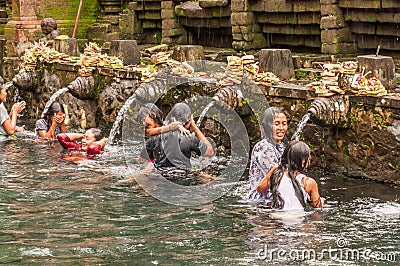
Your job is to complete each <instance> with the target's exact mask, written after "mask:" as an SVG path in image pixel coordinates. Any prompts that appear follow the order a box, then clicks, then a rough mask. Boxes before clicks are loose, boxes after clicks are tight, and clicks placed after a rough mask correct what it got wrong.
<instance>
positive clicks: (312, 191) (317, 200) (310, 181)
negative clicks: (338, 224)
mask: <svg viewBox="0 0 400 266" xmlns="http://www.w3.org/2000/svg"><path fill="white" fill-rule="evenodd" d="M302 186H303V187H304V189H305V191H306V192H307V194H308V195H309V196H310V202H311V205H312V206H313V207H315V208H320V207H322V206H323V205H324V203H325V199H324V198H321V196H320V195H319V190H318V184H317V182H316V181H315V180H314V178H311V177H304V178H303V180H302Z"/></svg>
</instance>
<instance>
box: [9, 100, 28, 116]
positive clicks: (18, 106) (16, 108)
mask: <svg viewBox="0 0 400 266" xmlns="http://www.w3.org/2000/svg"><path fill="white" fill-rule="evenodd" d="M25 107H26V102H25V101H21V102H18V103H14V104H13V106H12V107H11V112H12V113H13V114H15V115H18V114H19V113H21V112H22V110H24V109H25Z"/></svg>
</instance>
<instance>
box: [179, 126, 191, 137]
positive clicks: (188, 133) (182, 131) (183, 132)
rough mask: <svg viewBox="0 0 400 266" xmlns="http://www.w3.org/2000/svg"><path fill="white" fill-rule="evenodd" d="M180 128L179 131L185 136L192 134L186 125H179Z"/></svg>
mask: <svg viewBox="0 0 400 266" xmlns="http://www.w3.org/2000/svg"><path fill="white" fill-rule="evenodd" d="M178 129H179V131H180V132H181V134H182V135H184V136H189V135H190V130H188V129H186V128H185V127H184V126H182V125H179V126H178Z"/></svg>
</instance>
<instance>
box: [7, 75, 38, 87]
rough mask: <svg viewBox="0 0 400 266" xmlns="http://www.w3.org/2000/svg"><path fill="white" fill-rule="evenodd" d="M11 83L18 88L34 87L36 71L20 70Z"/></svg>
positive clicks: (35, 84) (35, 85)
mask: <svg viewBox="0 0 400 266" xmlns="http://www.w3.org/2000/svg"><path fill="white" fill-rule="evenodd" d="M12 83H13V85H14V86H15V87H17V88H18V89H25V90H26V89H30V88H36V87H37V85H38V82H37V76H36V72H34V71H29V72H20V73H18V74H17V75H15V76H14V78H13V79H12Z"/></svg>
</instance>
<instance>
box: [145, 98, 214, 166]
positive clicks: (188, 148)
mask: <svg viewBox="0 0 400 266" xmlns="http://www.w3.org/2000/svg"><path fill="white" fill-rule="evenodd" d="M174 123H178V124H180V125H182V126H183V127H184V128H185V129H186V130H189V129H191V130H193V132H194V135H185V134H181V133H180V132H179V131H178V130H171V131H168V132H165V131H164V130H163V131H162V134H159V135H155V136H152V137H151V138H149V139H148V140H147V141H146V150H144V151H142V153H141V157H142V158H144V159H149V158H154V165H155V166H156V167H157V168H158V169H159V170H163V169H166V168H177V169H182V170H191V163H190V157H191V154H192V152H195V153H196V154H198V155H202V156H206V157H209V156H213V155H214V148H213V147H212V145H211V143H210V142H209V141H208V139H207V138H206V137H205V136H204V135H203V133H202V132H201V131H200V129H199V128H198V127H197V126H196V123H195V122H194V120H193V116H192V111H191V110H190V107H189V106H188V105H187V104H185V103H177V104H175V105H174V106H173V107H172V109H171V111H170V112H169V114H168V116H167V117H166V119H165V122H164V126H166V127H167V128H168V127H169V126H170V125H171V124H174ZM164 126H163V127H164Z"/></svg>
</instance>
